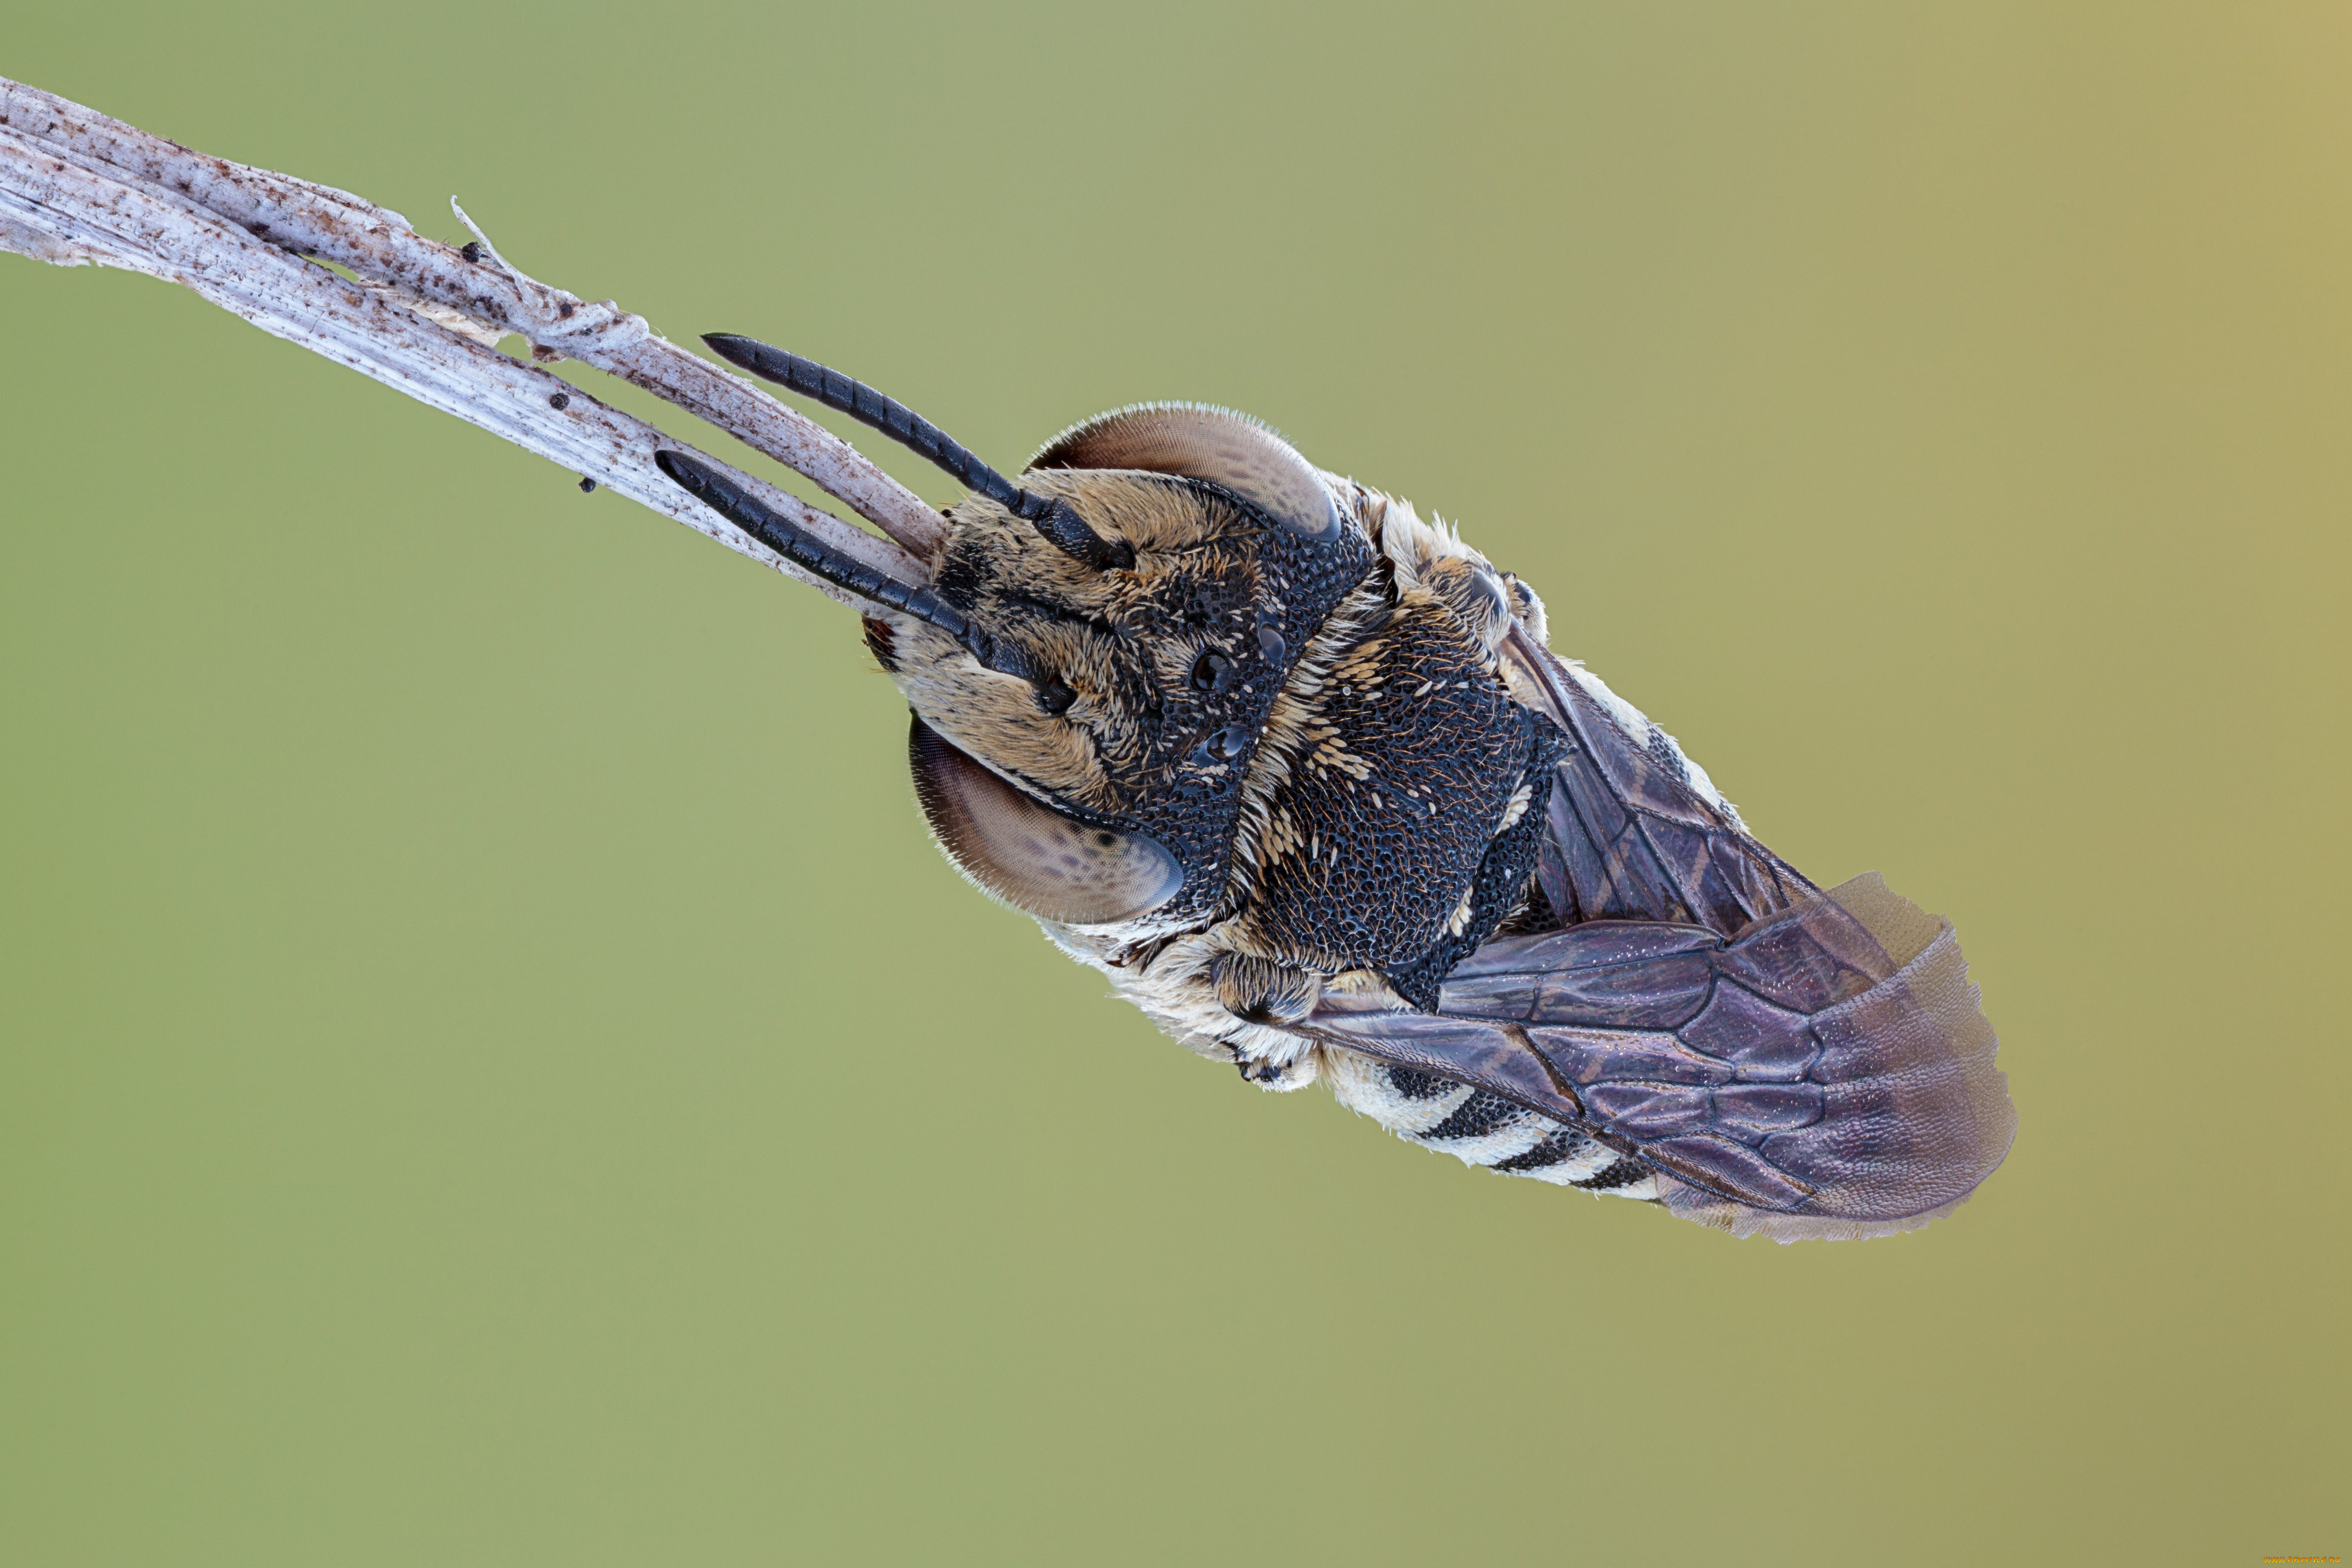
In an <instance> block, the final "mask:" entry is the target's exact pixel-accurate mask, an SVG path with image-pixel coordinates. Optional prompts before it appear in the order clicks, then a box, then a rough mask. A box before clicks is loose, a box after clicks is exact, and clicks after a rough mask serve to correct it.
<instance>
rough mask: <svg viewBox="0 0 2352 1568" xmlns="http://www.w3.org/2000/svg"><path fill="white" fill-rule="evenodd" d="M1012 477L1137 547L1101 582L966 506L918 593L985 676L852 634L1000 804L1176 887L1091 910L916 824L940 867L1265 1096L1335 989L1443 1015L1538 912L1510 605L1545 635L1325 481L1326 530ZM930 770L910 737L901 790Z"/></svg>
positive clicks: (964, 660)
mask: <svg viewBox="0 0 2352 1568" xmlns="http://www.w3.org/2000/svg"><path fill="white" fill-rule="evenodd" d="M1024 482H1025V483H1027V484H1029V485H1030V486H1032V487H1033V488H1034V489H1036V490H1038V491H1040V492H1042V493H1047V494H1051V495H1053V496H1055V497H1060V498H1063V499H1065V500H1066V501H1068V502H1069V503H1070V504H1071V505H1072V506H1073V507H1076V509H1077V510H1078V512H1079V513H1080V515H1081V516H1083V517H1085V519H1086V521H1087V523H1088V524H1090V525H1091V526H1092V527H1094V528H1096V530H1097V532H1099V533H1101V534H1103V535H1104V536H1106V537H1107V538H1113V539H1118V540H1123V541H1125V542H1126V543H1127V544H1128V545H1129V546H1131V547H1132V548H1133V549H1134V551H1135V564H1134V566H1133V568H1132V569H1131V570H1112V571H1103V570H1094V569H1093V568H1091V567H1089V566H1087V564H1085V563H1083V562H1080V561H1076V560H1073V559H1070V558H1069V557H1068V556H1067V555H1065V554H1064V553H1062V552H1061V551H1058V550H1056V549H1053V548H1051V547H1050V546H1049V545H1046V544H1045V543H1044V542H1043V541H1042V540H1041V539H1040V538H1039V537H1038V535H1037V533H1036V532H1035V531H1034V529H1032V528H1029V527H1027V526H1026V525H1024V523H1023V522H1022V521H1021V520H1020V519H1018V518H1015V517H1012V516H1011V515H1010V514H1008V513H1007V512H1005V511H1004V510H1003V508H1001V507H997V506H995V505H993V504H992V503H990V502H987V501H985V500H977V499H976V500H972V501H968V502H966V503H965V504H964V505H963V506H961V507H957V508H956V509H955V510H954V512H953V513H952V514H950V515H951V517H952V518H953V522H954V528H953V530H952V532H951V533H950V538H949V539H948V542H947V544H946V545H945V546H944V549H943V554H942V556H941V558H940V560H939V561H938V562H937V563H936V570H935V573H934V578H933V582H934V584H935V587H936V591H938V593H939V594H940V598H941V599H942V600H943V601H946V602H948V603H950V604H951V605H953V606H955V607H956V608H957V609H958V610H960V611H961V612H962V613H963V614H965V615H966V616H968V617H969V618H970V620H971V622H972V624H973V625H974V626H976V627H978V628H980V629H982V633H983V638H982V643H983V646H984V647H985V649H986V651H987V653H988V654H989V659H988V664H982V661H981V658H980V657H979V656H978V655H977V654H975V653H974V652H973V650H972V648H971V645H970V644H968V643H958V642H956V641H954V640H953V639H951V638H950V637H949V636H947V635H946V634H944V633H942V632H939V631H938V630H937V629H935V628H933V627H930V626H928V625H914V626H906V625H900V626H897V627H891V626H886V625H884V624H882V623H881V622H869V623H868V641H869V643H870V644H871V645H872V646H873V647H874V649H875V652H876V653H877V656H879V657H880V658H881V659H882V661H883V663H884V664H885V666H886V668H887V669H889V670H890V671H891V673H892V674H894V675H895V677H896V678H897V680H898V685H899V686H900V689H901V690H902V691H903V692H904V693H905V694H906V695H907V698H908V702H909V703H910V704H911V705H912V706H913V707H914V709H915V712H916V715H917V718H918V722H919V726H922V727H928V729H929V731H932V732H936V736H937V737H943V738H944V740H945V741H946V742H949V743H951V745H952V747H953V748H954V752H955V753H956V754H960V755H961V758H972V759H977V761H978V762H980V763H982V764H983V765H985V767H986V768H987V769H988V770H989V772H990V773H992V774H993V775H994V776H995V777H996V778H997V779H1003V780H1008V781H1010V783H1011V784H1012V785H1013V786H1014V787H1015V788H1017V789H1018V790H1019V791H1020V792H1021V795H1022V796H1023V797H1024V798H1025V800H1019V801H1013V802H1012V804H1013V806H1014V807H1016V808H1018V809H1021V810H1029V809H1033V807H1036V806H1041V807H1044V808H1046V809H1048V810H1050V811H1051V812H1052V813H1054V814H1055V817H1056V818H1058V819H1060V821H1058V822H1056V821H1045V819H1043V818H1041V819H1040V821H1041V823H1042V825H1043V826H1044V827H1045V828H1046V829H1048V830H1051V831H1062V827H1063V824H1065V823H1066V824H1072V825H1074V829H1075V830H1076V831H1084V832H1087V833H1093V834H1097V835H1098V836H1099V839H1100V841H1101V843H1102V844H1104V845H1111V844H1113V843H1114V842H1116V843H1118V844H1120V845H1132V844H1135V843H1137V842H1139V841H1148V842H1149V843H1150V844H1152V845H1157V846H1158V847H1159V848H1160V850H1163V851H1164V852H1166V855H1167V856H1168V857H1170V858H1171V860H1172V862H1173V865H1174V869H1175V871H1176V872H1177V873H1181V884H1179V885H1176V886H1175V888H1174V891H1173V892H1172V893H1171V894H1169V895H1167V896H1166V897H1164V899H1162V900H1161V901H1160V902H1159V903H1157V904H1155V905H1153V906H1152V907H1150V908H1149V909H1145V910H1141V911H1139V912H1137V913H1134V914H1131V915H1124V917H1121V918H1117V919H1102V920H1094V921H1087V922H1082V921H1077V920H1073V919H1070V918H1067V917H1066V912H1065V917H1064V918H1059V919H1057V918H1054V917H1053V914H1054V913H1055V912H1054V911H1053V910H1050V909H1049V910H1041V908H1040V907H1039V906H1038V904H1037V903H1036V902H1035V901H1034V900H1031V899H1028V898H1027V897H1025V896H1024V894H1023V893H1022V892H1021V891H1020V890H1021V889H1023V888H1025V887H1026V886H1028V885H1030V884H1029V883H1027V882H1024V881H1022V880H1021V879H1020V878H1019V877H1018V876H1012V877H1009V878H1008V876H1007V875H1006V874H1004V873H1005V868H1004V867H1003V866H1002V865H993V864H990V863H985V862H988V861H989V860H990V859H991V857H996V858H998V859H1002V858H1003V857H1007V856H1018V855H1022V854H1026V853H1043V852H1045V849H1043V848H1041V847H1040V845H1039V841H1038V836H1037V835H1034V834H1018V833H1016V834H1015V835H1013V838H1012V839H1011V840H999V841H996V844H995V845H994V846H992V847H991V846H983V847H982V848H981V849H978V850H975V848H974V846H973V844H972V843H971V841H969V839H968V838H964V837H960V836H959V835H958V834H956V833H954V832H952V831H949V830H948V829H947V828H946V827H945V826H943V824H942V821H941V817H940V812H939V811H938V810H933V812H932V814H933V824H934V827H935V829H939V830H940V840H941V843H942V847H943V848H945V849H946V850H947V851H948V852H949V854H950V858H951V859H953V860H955V861H956V862H957V863H958V864H959V865H960V866H961V867H962V868H963V869H964V870H965V871H966V873H968V874H970V875H971V877H972V879H973V880H974V881H975V882H977V883H980V885H982V887H983V888H984V889H986V890H988V891H991V892H992V893H994V894H998V895H999V896H1003V897H1005V898H1006V899H1007V901H1009V902H1013V903H1015V904H1024V905H1025V906H1026V907H1027V908H1028V912H1029V913H1031V914H1032V915H1036V917H1037V918H1038V919H1039V921H1040V924H1041V925H1045V928H1046V930H1047V932H1048V934H1049V935H1050V936H1053V937H1054V939H1055V941H1056V942H1057V943H1059V944H1060V945H1061V946H1063V947H1065V948H1066V950H1068V951H1069V952H1070V953H1071V954H1072V955H1073V956H1076V957H1079V958H1080V959H1081V960H1083V961H1085V962H1087V963H1089V964H1092V965H1095V966H1097V967H1100V968H1101V969H1103V970H1104V972H1105V973H1107V974H1108V975H1110V976H1111V977H1112V978H1113V979H1114V980H1115V981H1116V982H1118V985H1119V987H1120V988H1121V990H1122V991H1124V992H1126V993H1127V994H1128V995H1129V997H1130V998H1131V999H1133V1000H1135V1001H1136V1002H1138V1003H1139V1005H1141V1006H1142V1007H1143V1008H1144V1009H1145V1010H1146V1011H1147V1012H1149V1013H1150V1014H1151V1015H1152V1016H1153V1017H1154V1019H1156V1020H1157V1021H1159V1022H1160V1024H1161V1025H1162V1026H1163V1027H1164V1028H1167V1029H1168V1030H1170V1032H1171V1033H1173V1034H1175V1035H1176V1036H1177V1037H1178V1038H1179V1039H1180V1040H1184V1041H1185V1042H1186V1043H1187V1044H1189V1045H1191V1046H1192V1047H1193V1048H1194V1049H1196V1050H1200V1051H1203V1052H1204V1053H1207V1054H1211V1055H1214V1056H1218V1057H1222V1058H1227V1059H1234V1060H1239V1061H1242V1062H1243V1064H1244V1071H1248V1072H1252V1074H1253V1076H1255V1077H1258V1078H1260V1080H1261V1081H1264V1082H1269V1083H1270V1085H1271V1084H1278V1085H1279V1086H1282V1087H1295V1086H1296V1085H1297V1083H1301V1082H1307V1081H1309V1080H1310V1079H1311V1078H1312V1077H1313V1076H1314V1075H1315V1053H1314V1051H1313V1050H1312V1048H1311V1046H1310V1045H1309V1044H1308V1043H1307V1041H1306V1040H1303V1039H1301V1038H1300V1037H1297V1036H1295V1035H1293V1034H1290V1033H1289V1032H1287V1031H1286V1030H1285V1029H1284V1028H1283V1026H1284V1025H1285V1024H1286V1023H1290V1022H1295V1021H1296V1020H1297V1019H1299V1018H1301V1017H1303V1016H1304V1015H1305V1013H1306V1012H1307V1010H1308V1009H1311V1008H1312V1006H1313V1005H1314V1003H1315V1000H1316V998H1317V997H1318V995H1319V993H1320V992H1321V990H1322V989H1323V988H1325V987H1327V986H1331V987H1340V988H1387V989H1388V990H1390V991H1392V992H1394V993H1395V994H1396V995H1397V996H1398V997H1399V998H1402V999H1403V1000H1405V1001H1407V1002H1410V1003H1412V1004H1413V1005H1416V1006H1420V1007H1423V1008H1433V1007H1434V1006H1435V1001H1436V994H1437V987H1438V982H1439V981H1440V980H1441V979H1442V978H1443V977H1444V974H1445V972H1446V970H1447V969H1449V968H1451V967H1453V965H1454V963H1455V962H1456V961H1458V960H1459V958H1460V957H1461V956H1463V955H1464V954H1465V953H1467V952H1469V951H1471V950H1472V949H1474V948H1475V947H1476V946H1478V945H1479V944H1480V943H1481V942H1483V941H1485V940H1486V937H1487V936H1490V935H1491V934H1492V933H1493V932H1494V931H1495V930H1496V927H1497V926H1498V925H1501V924H1502V923H1503V922H1504V921H1505V920H1506V919H1507V918H1508V917H1509V916H1511V915H1513V914H1514V913H1515V912H1516V911H1517V909H1518V908H1519V907H1520V905H1521V904H1524V903H1525V901H1526V899H1527V897H1528V884H1529V880H1530V872H1531V868H1532V866H1533V863H1534V859H1535V855H1536V852H1537V847H1538V836H1539V833H1540V829H1541V821H1542V817H1543V808H1544V805H1545V801H1544V800H1543V798H1542V797H1543V793H1544V791H1545V790H1546V789H1548V788H1549V778H1550V775H1551V769H1550V766H1549V765H1550V763H1551V761H1552V760H1553V759H1554V758H1555V757H1556V756H1557V754H1558V747H1559V744H1560V741H1559V732H1558V731H1557V730H1556V729H1555V728H1553V727H1552V726H1550V725H1549V723H1548V722H1546V721H1544V720H1542V719H1540V718H1538V717H1537V716H1535V715H1534V714H1532V713H1530V712H1529V711H1528V708H1527V707H1526V706H1523V705H1522V704H1521V703H1520V702H1519V701H1517V700H1516V699H1515V698H1514V697H1513V695H1512V694H1511V692H1510V690H1509V689H1508V686H1507V679H1506V673H1505V671H1504V669H1503V668H1502V667H1501V666H1500V665H1499V664H1498V662H1497V660H1496V653H1495V650H1496V643H1497V642H1498V641H1499V639H1500V638H1501V636H1502V635H1503V633H1504V632H1506V631H1507V629H1508V627H1509V625H1510V623H1511V622H1512V620H1513V619H1514V618H1515V617H1516V618H1517V619H1518V620H1520V621H1521V622H1523V623H1526V624H1528V625H1529V627H1530V629H1531V630H1534V631H1536V632H1538V634H1540V630H1541V607H1540V605H1539V603H1538V602H1537V601H1536V600H1535V597H1534V595H1533V594H1532V593H1530V592H1528V591H1527V590H1526V589H1525V587H1524V586H1523V585H1520V584H1518V583H1517V582H1516V581H1514V580H1508V579H1506V578H1504V577H1503V576H1502V575H1501V574H1499V573H1497V572H1496V571H1495V570H1494V569H1493V568H1492V567H1490V566H1489V565H1487V563H1486V561H1485V559H1483V558H1482V557H1479V556H1478V555H1477V554H1476V553H1475V551H1472V550H1470V549H1467V548H1466V547H1465V546H1463V545H1461V544H1460V543H1459V541H1458V540H1455V539H1454V538H1452V537H1451V536H1450V535H1449V534H1446V533H1444V532H1441V531H1440V530H1438V529H1434V528H1429V527H1428V526H1426V525H1424V524H1423V523H1422V522H1421V521H1420V520H1419V519H1418V518H1417V517H1414V516H1413V515H1412V510H1411V508H1410V507H1405V506H1404V505H1402V503H1398V502H1395V501H1391V500H1389V499H1387V498H1386V497H1380V496H1378V495H1375V494H1372V493H1370V492H1367V491H1364V490H1361V489H1360V488H1359V487H1357V486H1352V485H1348V484H1345V483H1344V482H1339V481H1335V482H1334V483H1335V485H1336V486H1338V493H1339V494H1340V495H1341V496H1343V497H1345V498H1346V500H1347V502H1348V503H1349V505H1348V511H1349V521H1350V522H1351V523H1352V526H1350V527H1347V528H1342V529H1341V530H1340V532H1339V538H1337V539H1336V540H1327V541H1315V540H1310V539H1307V538H1300V537H1298V535H1297V534H1296V533H1295V532H1291V531H1286V530H1285V529H1283V528H1279V527H1276V526H1274V525H1273V524H1272V523H1271V522H1270V520H1269V519H1268V518H1267V517H1265V515H1264V514H1262V513H1260V512H1259V511H1257V509H1256V508H1255V507H1252V506H1251V505H1249V504H1248V503H1246V502H1244V501H1243V500H1241V499H1240V498H1238V497H1235V496H1234V495H1232V494H1231V493H1229V492H1227V491H1224V490H1223V489H1220V488H1219V487H1217V486H1213V485H1207V484H1203V483H1201V482H1199V481H1192V480H1184V479H1179V478H1173V477H1170V476H1160V475H1149V474H1139V473H1131V472H1108V473H1106V472H1065V473H1052V472H1043V473H1041V472H1034V471H1033V472H1032V473H1031V474H1030V475H1028V476H1024ZM991 666H994V667H991ZM919 734H920V731H919ZM958 765H959V766H961V763H959V764H958ZM924 766H925V764H924V762H923V760H922V754H921V752H920V749H919V752H918V758H917V769H918V783H919V788H920V787H922V786H923V785H924V783H925V780H924V778H923V770H924ZM983 782H985V781H983ZM989 787H993V786H989ZM925 799H926V803H927V809H929V808H930V807H931V802H932V797H931V796H930V795H929V794H928V793H927V794H926V796H925ZM1007 844H1009V845H1010V847H1003V846H1004V845H1007ZM1047 847H1049V848H1051V847H1052V846H1047ZM1082 848H1083V846H1082ZM1054 852H1056V853H1066V852H1067V851H1066V848H1054ZM1019 869H1020V868H1014V870H1015V871H1018V870H1019ZM1049 869H1050V868H1049Z"/></svg>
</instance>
